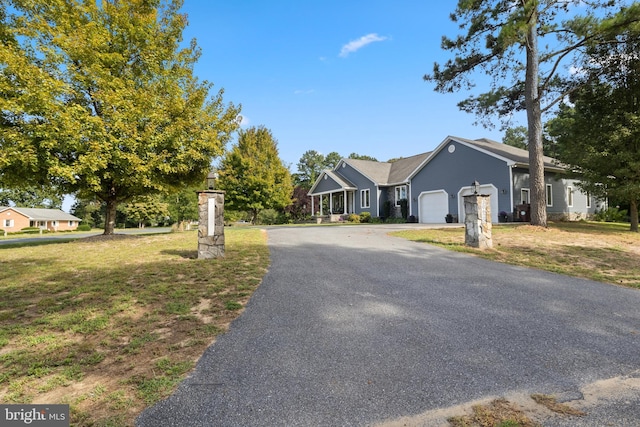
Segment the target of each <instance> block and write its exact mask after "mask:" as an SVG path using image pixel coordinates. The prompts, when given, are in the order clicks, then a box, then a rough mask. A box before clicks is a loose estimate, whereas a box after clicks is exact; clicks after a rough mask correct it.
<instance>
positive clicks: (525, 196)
mask: <svg viewBox="0 0 640 427" xmlns="http://www.w3.org/2000/svg"><path fill="white" fill-rule="evenodd" d="M520 203H521V204H523V205H524V204H527V203H529V189H528V188H523V189H522V190H520Z"/></svg>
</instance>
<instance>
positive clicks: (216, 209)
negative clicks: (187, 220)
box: [198, 190, 224, 259]
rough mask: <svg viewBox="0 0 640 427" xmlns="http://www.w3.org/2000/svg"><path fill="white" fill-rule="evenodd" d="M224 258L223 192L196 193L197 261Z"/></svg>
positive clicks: (206, 191)
mask: <svg viewBox="0 0 640 427" xmlns="http://www.w3.org/2000/svg"><path fill="white" fill-rule="evenodd" d="M222 257H224V191H218V190H205V191H199V192H198V259H211V258H222Z"/></svg>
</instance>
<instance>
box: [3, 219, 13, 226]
mask: <svg viewBox="0 0 640 427" xmlns="http://www.w3.org/2000/svg"><path fill="white" fill-rule="evenodd" d="M4 226H5V227H13V220H12V219H5V220H4Z"/></svg>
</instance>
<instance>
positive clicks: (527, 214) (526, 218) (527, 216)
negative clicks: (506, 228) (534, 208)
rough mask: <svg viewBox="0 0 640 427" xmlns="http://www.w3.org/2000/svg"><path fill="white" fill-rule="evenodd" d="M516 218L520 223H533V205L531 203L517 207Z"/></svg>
mask: <svg viewBox="0 0 640 427" xmlns="http://www.w3.org/2000/svg"><path fill="white" fill-rule="evenodd" d="M516 218H517V219H518V221H520V222H531V205H530V204H529V203H523V204H521V205H517V206H516Z"/></svg>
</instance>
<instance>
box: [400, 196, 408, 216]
mask: <svg viewBox="0 0 640 427" xmlns="http://www.w3.org/2000/svg"><path fill="white" fill-rule="evenodd" d="M399 203H400V212H401V214H402V219H404V220H405V221H406V219H407V217H408V216H409V201H408V200H407V199H400V201H399Z"/></svg>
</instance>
